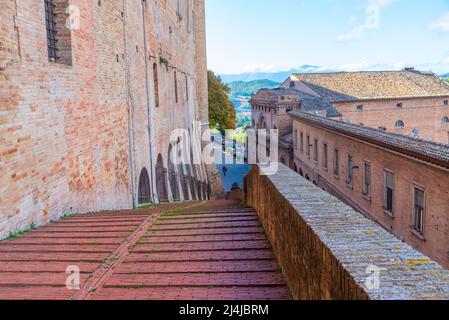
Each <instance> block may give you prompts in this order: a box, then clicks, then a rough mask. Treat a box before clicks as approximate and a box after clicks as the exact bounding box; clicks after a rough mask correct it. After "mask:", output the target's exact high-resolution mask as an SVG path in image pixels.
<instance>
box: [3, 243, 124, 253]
mask: <svg viewBox="0 0 449 320" xmlns="http://www.w3.org/2000/svg"><path fill="white" fill-rule="evenodd" d="M116 248H117V246H116V245H104V244H98V243H96V242H92V243H91V244H86V245H78V244H54V243H48V244H15V243H4V244H2V245H1V246H0V253H1V252H44V251H45V252H97V253H107V252H112V251H114V249H116Z"/></svg>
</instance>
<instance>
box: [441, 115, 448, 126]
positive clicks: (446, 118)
mask: <svg viewBox="0 0 449 320" xmlns="http://www.w3.org/2000/svg"><path fill="white" fill-rule="evenodd" d="M441 124H443V125H449V117H444V118H443V119H442V120H441Z"/></svg>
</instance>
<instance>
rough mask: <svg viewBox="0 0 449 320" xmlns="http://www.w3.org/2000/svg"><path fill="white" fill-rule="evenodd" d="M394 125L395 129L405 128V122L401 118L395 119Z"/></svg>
mask: <svg viewBox="0 0 449 320" xmlns="http://www.w3.org/2000/svg"><path fill="white" fill-rule="evenodd" d="M394 126H395V128H396V129H404V128H405V123H404V121H402V120H398V121H396V123H395V125H394Z"/></svg>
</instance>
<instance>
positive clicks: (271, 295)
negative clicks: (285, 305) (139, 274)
mask: <svg viewBox="0 0 449 320" xmlns="http://www.w3.org/2000/svg"><path fill="white" fill-rule="evenodd" d="M93 299H96V300H120V299H122V300H123V299H127V300H226V301H230V300H232V301H235V300H252V301H254V300H258V301H263V300H266V301H269V300H289V299H291V296H290V293H289V292H288V290H287V288H286V287H238V288H207V287H206V288H170V287H168V288H163V287H161V288H127V289H126V290H123V288H103V289H100V290H98V291H97V292H96V293H95V295H94V296H93ZM221 311H222V312H224V310H221Z"/></svg>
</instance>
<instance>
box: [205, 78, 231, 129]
mask: <svg viewBox="0 0 449 320" xmlns="http://www.w3.org/2000/svg"><path fill="white" fill-rule="evenodd" d="M207 80H208V85H209V121H210V126H211V127H212V128H217V129H218V130H220V132H221V133H224V131H225V130H228V129H235V124H236V111H235V108H234V105H233V104H232V103H231V101H230V100H229V92H230V89H229V87H228V86H227V85H226V84H224V83H223V82H222V81H221V79H220V77H218V76H216V75H215V74H214V73H213V72H212V71H208V72H207Z"/></svg>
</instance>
